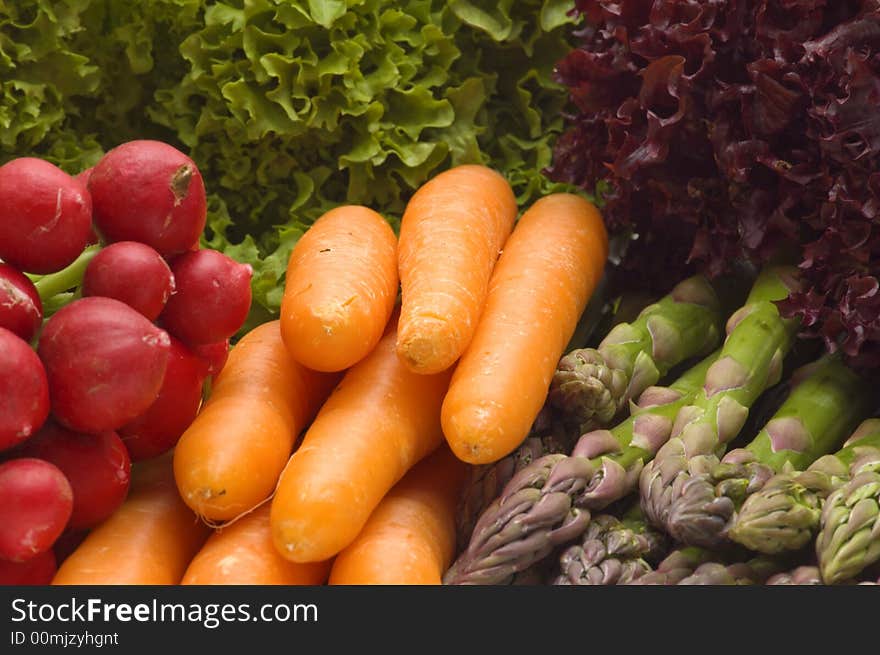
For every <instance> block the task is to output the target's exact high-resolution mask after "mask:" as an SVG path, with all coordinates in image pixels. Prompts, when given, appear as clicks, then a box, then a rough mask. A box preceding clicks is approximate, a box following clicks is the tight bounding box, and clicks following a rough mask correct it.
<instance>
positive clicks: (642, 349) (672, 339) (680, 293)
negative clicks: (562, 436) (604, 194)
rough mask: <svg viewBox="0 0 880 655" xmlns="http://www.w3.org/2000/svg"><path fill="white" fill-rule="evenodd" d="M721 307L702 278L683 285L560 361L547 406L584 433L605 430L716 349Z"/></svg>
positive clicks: (687, 281)
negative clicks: (672, 372)
mask: <svg viewBox="0 0 880 655" xmlns="http://www.w3.org/2000/svg"><path fill="white" fill-rule="evenodd" d="M721 311H722V310H721V303H720V302H719V299H718V295H717V294H716V292H715V289H714V288H713V287H712V285H710V284H709V283H708V282H707V281H706V279H705V278H704V277H702V276H695V277H692V278H688V279H687V280H684V281H682V282H680V283H679V284H678V285H676V287H675V288H674V289H673V290H672V291H671V292H670V293H669V294H668V295H666V296H664V297H663V298H661V299H660V300H659V301H658V302H656V303H653V304H651V305H649V306H647V307H645V308H644V309H643V310H642V311H641V313H640V314H639V315H638V317H637V318H636V319H635V320H634V321H633V322H632V323H620V324H618V325H617V326H615V327H614V328H612V330H611V331H610V332H609V333H608V334H607V335H606V337H605V338H604V339H603V340H602V341H601V343H600V344H599V346H598V347H597V348H580V349H577V350H573V351H572V352H570V353H568V354H567V355H565V356H564V357H563V358H562V359H561V360H560V362H559V366H558V368H557V370H556V373H555V375H554V376H553V380H552V381H551V384H550V391H549V394H548V396H547V400H548V403H549V404H550V405H551V406H552V407H553V408H554V409H556V410H557V411H558V412H559V413H560V414H561V415H562V416H564V417H565V420H566V422H568V423H570V424H571V425H573V426H577V427H578V428H579V430H580V431H581V432H584V431H586V430H589V429H593V428H595V427H605V426H607V425H608V424H610V423H611V422H612V420H613V419H614V417H615V416H617V415H618V414H619V413H620V412H621V411H622V410H623V409H624V408H625V407H626V405H627V403H628V402H629V401H630V400H632V399H634V398H637V397H638V396H639V395H640V394H641V392H642V391H644V390H645V389H647V388H648V387H650V386H652V385H654V384H656V383H657V382H658V380H659V379H660V378H661V377H662V376H664V375H665V374H666V373H667V372H668V371H669V369H670V368H672V367H673V366H675V365H676V364H679V363H680V362H683V361H685V360H687V359H690V358H692V357H698V356H703V355H705V354H707V353H708V352H710V351H712V350H713V349H715V348H717V347H718V343H719V341H720V338H721V329H722V325H721V323H722V315H721Z"/></svg>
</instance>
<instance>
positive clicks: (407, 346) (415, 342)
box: [397, 334, 459, 375]
mask: <svg viewBox="0 0 880 655" xmlns="http://www.w3.org/2000/svg"><path fill="white" fill-rule="evenodd" d="M449 346H450V344H449V343H448V341H447V340H446V339H444V338H442V337H441V338H437V337H435V336H434V335H432V334H423V335H416V336H410V337H403V338H399V339H398V340H397V356H398V357H399V358H400V359H401V361H402V362H403V363H404V364H405V365H406V367H407V368H408V369H409V370H411V371H412V372H413V373H418V374H420V375H433V374H435V373H441V372H442V371H445V370H446V369H448V368H449V367H450V366H452V365H453V364H455V361H456V360H457V359H458V356H459V353H456V352H453V351H452V349H451V348H450V347H449Z"/></svg>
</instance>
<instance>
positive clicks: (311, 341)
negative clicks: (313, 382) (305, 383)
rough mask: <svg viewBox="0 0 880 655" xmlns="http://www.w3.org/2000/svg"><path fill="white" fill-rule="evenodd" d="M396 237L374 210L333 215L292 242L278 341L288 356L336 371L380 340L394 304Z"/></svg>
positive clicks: (340, 210)
mask: <svg viewBox="0 0 880 655" xmlns="http://www.w3.org/2000/svg"><path fill="white" fill-rule="evenodd" d="M397 282H398V280H397V237H396V236H395V235H394V230H392V229H391V226H390V225H389V224H388V223H387V222H386V221H385V220H384V219H383V218H382V217H381V216H380V215H379V214H377V213H376V212H374V211H373V210H372V209H367V208H366V207H361V206H359V205H346V206H343V207H337V208H335V209H331V210H330V211H328V212H327V213H326V214H324V215H323V216H321V218H319V219H318V220H317V221H316V222H315V223H314V225H312V227H310V228H309V230H308V231H307V232H306V233H305V234H304V235H303V236H302V238H301V239H300V240H299V241H298V242H297V244H296V247H295V248H294V249H293V252H292V253H291V255H290V259H289V260H288V264H287V276H286V281H285V285H284V298H283V300H282V302H281V336H282V337H283V338H284V343H285V344H286V345H287V349H288V351H290V354H291V355H293V358H294V359H295V360H296V361H298V362H299V363H300V364H302V365H303V366H308V367H309V368H311V369H314V370H316V371H341V370H343V369H346V368H349V367H350V366H352V365H353V364H356V363H357V362H358V361H360V360H361V359H363V358H364V357H366V356H367V354H368V353H369V352H370V351H371V350H372V349H373V348H374V347H375V345H376V344H377V343H378V342H379V339H381V338H382V334H383V333H384V331H385V325H386V324H387V323H388V319H389V318H390V317H391V312H392V311H393V310H394V305H395V303H396V301H397Z"/></svg>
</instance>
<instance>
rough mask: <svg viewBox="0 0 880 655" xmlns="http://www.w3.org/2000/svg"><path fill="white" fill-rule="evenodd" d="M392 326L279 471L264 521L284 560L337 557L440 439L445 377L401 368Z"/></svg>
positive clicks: (350, 373)
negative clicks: (269, 528) (382, 501)
mask: <svg viewBox="0 0 880 655" xmlns="http://www.w3.org/2000/svg"><path fill="white" fill-rule="evenodd" d="M394 325H395V320H394V317H392V319H391V322H390V323H389V329H388V330H387V331H386V333H385V336H384V337H382V339H381V340H380V341H379V343H378V345H377V346H376V348H375V349H374V350H373V352H371V353H370V354H369V355H367V357H366V358H365V359H363V360H361V361H360V362H359V363H357V364H355V365H354V366H353V367H352V368H351V369H349V371H348V372H347V373H346V374H345V377H344V378H343V379H342V382H341V383H340V384H339V386H338V387H337V388H336V390H335V391H334V392H333V394H332V395H331V396H330V398H329V399H328V400H327V402H326V403H324V406H323V407H322V408H321V411H320V412H319V413H318V416H317V417H316V418H315V421H314V423H312V425H311V427H309V429H308V431H307V432H306V434H305V437H304V438H303V442H302V445H301V446H300V447H299V449H298V450H297V451H296V452H295V453H294V454H293V456H292V457H291V458H290V462H288V464H287V466H286V467H285V469H284V472H283V473H282V474H281V479H280V480H279V481H278V488H277V489H276V491H275V496H274V498H273V499H272V512H271V519H270V520H271V526H272V538H273V541H274V543H275V547H276V548H277V549H278V551H279V552H280V553H281V554H282V555H283V556H284V557H286V558H287V559H289V560H292V561H294V562H317V561H321V560H326V559H329V558H331V557H333V556H334V555H336V554H337V553H338V552H339V551H340V550H342V549H343V548H345V547H346V546H347V545H348V544H350V543H351V542H352V541H353V540H354V538H355V537H356V536H357V535H358V532H360V530H361V528H362V527H363V526H364V523H366V521H367V518H369V516H370V512H372V511H373V509H375V507H376V505H378V504H379V501H381V500H382V497H383V496H384V495H385V494H386V493H388V490H389V489H391V487H393V486H394V485H395V484H396V483H397V481H398V480H400V478H402V477H403V476H404V475H405V474H406V472H407V471H408V470H409V469H410V468H412V466H413V465H415V464H416V463H417V462H418V461H419V460H421V459H422V458H423V457H424V456H425V455H427V454H429V453H430V452H431V451H433V450H434V449H436V448H437V446H439V445H440V444H441V443H443V433H442V431H441V430H440V405H441V404H442V402H443V394H444V393H445V392H446V388H447V385H448V384H449V377H450V374H449V373H446V372H443V373H439V374H436V375H417V374H415V373H413V372H411V371H410V370H409V369H407V368H406V366H404V365H403V363H402V362H401V361H400V359H399V358H398V357H397V353H396V351H395V346H394V344H395V338H396V331H395V330H394V329H393V326H394Z"/></svg>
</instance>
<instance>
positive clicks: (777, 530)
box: [728, 418, 880, 554]
mask: <svg viewBox="0 0 880 655" xmlns="http://www.w3.org/2000/svg"><path fill="white" fill-rule="evenodd" d="M871 449H873V450H874V451H875V452H876V453H877V456H878V458H880V419H876V418H873V419H868V420H866V421H863V422H862V423H861V424H860V425H859V427H858V428H856V430H855V432H853V434H852V435H851V436H850V438H849V439H847V441H846V443H845V444H844V445H843V448H841V449H840V450H838V451H837V452H836V453H834V454H833V455H826V456H824V457H820V458H819V459H817V460H816V461H815V462H813V463H812V464H811V465H810V466H809V467H808V468H807V469H806V470H805V471H786V472H783V473H779V474H777V475H775V476H773V477H772V478H770V480H768V481H767V484H765V485H764V487H763V488H762V489H761V490H760V491H758V492H757V493H754V494H752V495H751V496H749V497H748V498H747V499H746V501H745V503H743V506H742V508H741V509H740V511H739V512H738V514H737V515H736V518H735V519H734V522H733V525H732V526H731V528H730V530H729V532H728V536H729V537H730V538H731V539H732V540H734V541H736V542H737V543H740V544H742V545H744V546H746V547H747V548H750V549H752V550H756V551H759V552H762V553H768V554H773V553H779V552H782V551H787V550H799V549H800V548H803V547H804V546H806V545H807V543H809V542H810V541H812V540H813V538H814V537H815V536H816V533H817V532H818V531H819V519H820V516H821V513H822V505H823V503H824V502H825V499H826V498H827V497H828V495H829V494H830V493H831V492H832V491H834V490H835V489H837V488H838V487H840V486H841V485H842V484H843V483H844V482H846V481H847V480H848V479H849V468H850V465H851V464H852V462H853V461H854V460H855V458H856V454H857V453H862V454H864V453H865V452H867V451H869V450H871Z"/></svg>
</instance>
